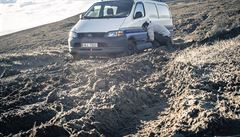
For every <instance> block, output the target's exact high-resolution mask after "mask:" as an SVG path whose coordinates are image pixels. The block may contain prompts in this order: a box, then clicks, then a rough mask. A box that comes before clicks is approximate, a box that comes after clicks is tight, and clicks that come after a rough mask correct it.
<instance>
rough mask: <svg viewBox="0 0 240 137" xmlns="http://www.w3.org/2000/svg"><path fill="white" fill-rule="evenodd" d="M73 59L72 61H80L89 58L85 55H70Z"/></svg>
mask: <svg viewBox="0 0 240 137" xmlns="http://www.w3.org/2000/svg"><path fill="white" fill-rule="evenodd" d="M71 55H72V57H73V60H80V59H87V58H89V56H86V55H78V54H71Z"/></svg>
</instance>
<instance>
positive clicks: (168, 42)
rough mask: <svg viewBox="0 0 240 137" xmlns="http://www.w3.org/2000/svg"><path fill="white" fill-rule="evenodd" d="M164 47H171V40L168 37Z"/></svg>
mask: <svg viewBox="0 0 240 137" xmlns="http://www.w3.org/2000/svg"><path fill="white" fill-rule="evenodd" d="M165 45H166V46H167V47H169V46H172V45H173V43H172V39H171V38H170V37H167V39H166V42H165Z"/></svg>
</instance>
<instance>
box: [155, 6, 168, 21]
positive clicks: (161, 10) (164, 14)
mask: <svg viewBox="0 0 240 137" xmlns="http://www.w3.org/2000/svg"><path fill="white" fill-rule="evenodd" d="M157 7H158V14H159V18H171V15H170V12H169V9H168V7H166V6H164V5H160V4H158V5H157Z"/></svg>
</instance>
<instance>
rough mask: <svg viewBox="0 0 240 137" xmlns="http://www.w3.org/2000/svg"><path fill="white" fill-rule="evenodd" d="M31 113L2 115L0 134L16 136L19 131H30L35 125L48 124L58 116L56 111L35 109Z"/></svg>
mask: <svg viewBox="0 0 240 137" xmlns="http://www.w3.org/2000/svg"><path fill="white" fill-rule="evenodd" d="M28 111H31V113H27V112H23V113H20V112H14V111H12V113H11V114H10V115H6V113H2V115H1V118H0V132H1V133H2V134H4V135H9V134H16V133H19V131H28V130H29V129H31V128H32V127H33V126H34V125H40V124H41V123H44V122H47V121H49V120H50V119H52V118H53V117H54V116H55V115H56V111H55V110H51V109H42V110H41V109H38V108H35V109H33V110H28Z"/></svg>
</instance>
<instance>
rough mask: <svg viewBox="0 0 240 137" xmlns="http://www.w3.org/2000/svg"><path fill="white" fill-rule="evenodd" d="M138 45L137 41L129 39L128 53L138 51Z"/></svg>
mask: <svg viewBox="0 0 240 137" xmlns="http://www.w3.org/2000/svg"><path fill="white" fill-rule="evenodd" d="M137 52H138V50H137V45H136V43H135V41H133V40H128V51H127V55H133V54H135V53H137Z"/></svg>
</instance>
